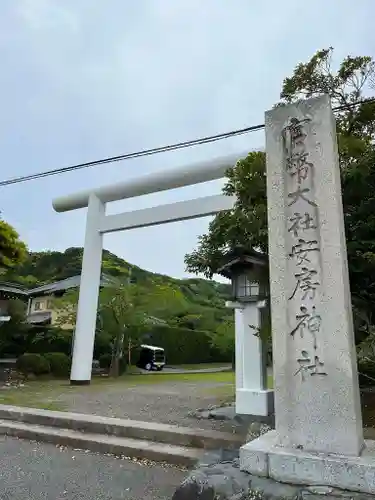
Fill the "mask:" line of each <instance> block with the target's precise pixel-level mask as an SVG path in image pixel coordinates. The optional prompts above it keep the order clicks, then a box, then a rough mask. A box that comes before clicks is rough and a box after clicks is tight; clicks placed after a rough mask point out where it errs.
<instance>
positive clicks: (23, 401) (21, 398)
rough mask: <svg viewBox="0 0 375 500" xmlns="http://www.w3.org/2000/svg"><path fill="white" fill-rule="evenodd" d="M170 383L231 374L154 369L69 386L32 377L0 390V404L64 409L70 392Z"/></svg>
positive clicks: (229, 379)
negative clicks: (174, 371)
mask: <svg viewBox="0 0 375 500" xmlns="http://www.w3.org/2000/svg"><path fill="white" fill-rule="evenodd" d="M172 382H177V383H180V382H186V383H194V384H200V383H202V384H204V383H213V384H215V383H218V384H228V385H233V384H234V373H232V372H217V373H163V372H155V373H150V374H147V375H123V376H122V377H119V378H116V379H113V378H109V377H94V378H93V379H92V383H91V385H89V386H71V385H70V383H69V380H45V379H44V380H33V381H30V382H27V383H26V384H25V386H24V387H19V388H9V389H3V390H0V404H3V405H12V406H27V407H29V408H41V409H45V410H56V411H64V410H65V409H66V407H65V406H64V403H63V402H62V401H59V399H60V398H61V397H63V396H65V395H67V394H68V395H70V394H74V393H77V394H87V396H88V397H90V393H92V392H96V391H105V390H106V389H107V388H110V387H113V386H116V387H118V386H121V387H124V389H126V388H127V387H132V388H133V387H137V386H139V385H153V384H155V385H157V384H163V383H172Z"/></svg>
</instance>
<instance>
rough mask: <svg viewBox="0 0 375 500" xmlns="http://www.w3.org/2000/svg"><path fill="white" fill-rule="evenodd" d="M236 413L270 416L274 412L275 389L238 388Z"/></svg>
mask: <svg viewBox="0 0 375 500" xmlns="http://www.w3.org/2000/svg"><path fill="white" fill-rule="evenodd" d="M236 413H237V414H239V415H259V416H262V417H268V415H272V414H273V413H274V402H273V390H271V389H264V390H262V389H237V390H236Z"/></svg>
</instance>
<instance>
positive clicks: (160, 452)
mask: <svg viewBox="0 0 375 500" xmlns="http://www.w3.org/2000/svg"><path fill="white" fill-rule="evenodd" d="M0 434H5V435H7V436H13V437H18V438H21V439H32V440H35V441H43V442H46V443H51V444H55V445H60V446H69V447H71V448H79V449H82V450H90V451H94V452H99V453H110V454H112V455H118V456H124V457H129V458H139V459H147V460H153V461H155V462H166V463H169V464H174V465H183V466H186V467H190V466H193V465H195V464H196V463H197V462H198V461H199V460H201V459H202V456H203V455H204V452H203V451H202V450H197V449H194V448H187V447H182V446H173V445H168V444H159V443H155V442H152V441H146V440H138V439H128V438H121V437H117V436H106V435H101V434H88V433H83V432H78V431H72V430H70V429H57V428H53V427H46V426H42V425H31V424H23V423H21V422H10V421H5V420H0Z"/></svg>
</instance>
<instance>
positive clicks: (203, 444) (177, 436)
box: [0, 405, 244, 450]
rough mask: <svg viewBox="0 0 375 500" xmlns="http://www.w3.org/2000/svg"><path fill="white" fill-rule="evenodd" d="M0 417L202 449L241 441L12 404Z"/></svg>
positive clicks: (233, 445) (0, 407)
mask: <svg viewBox="0 0 375 500" xmlns="http://www.w3.org/2000/svg"><path fill="white" fill-rule="evenodd" d="M0 419H2V420H11V421H13V422H22V423H25V424H33V425H39V426H42V425H44V426H49V427H54V428H63V429H70V430H74V431H78V432H83V433H90V434H105V435H110V436H117V437H121V438H130V439H140V440H150V441H155V442H158V443H164V444H171V445H175V446H187V447H191V448H199V449H204V450H216V449H220V448H225V449H237V448H239V447H240V446H241V445H242V444H244V440H243V437H241V436H239V435H236V434H230V433H227V432H220V431H211V430H202V429H193V428H188V427H180V426H177V425H169V424H158V423H155V422H142V421H138V420H125V419H120V418H109V417H100V416H96V415H86V414H82V413H69V412H60V411H50V410H40V409H34V408H22V407H16V406H5V405H0Z"/></svg>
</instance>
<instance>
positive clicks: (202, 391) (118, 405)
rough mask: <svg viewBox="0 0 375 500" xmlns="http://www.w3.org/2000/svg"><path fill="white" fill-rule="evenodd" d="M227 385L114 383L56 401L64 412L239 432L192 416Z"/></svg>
mask: <svg viewBox="0 0 375 500" xmlns="http://www.w3.org/2000/svg"><path fill="white" fill-rule="evenodd" d="M225 386H227V387H228V384H223V383H190V382H180V381H178V382H177V381H175V382H171V381H169V382H163V383H158V384H150V385H148V384H141V385H138V386H132V387H127V386H124V385H122V384H113V385H112V386H105V387H103V388H98V387H96V388H95V390H94V391H93V390H91V389H90V388H86V389H85V388H79V389H78V390H77V389H76V390H74V391H71V392H69V391H66V392H64V393H62V394H61V395H60V396H58V397H57V398H55V402H57V403H60V404H62V405H63V406H64V408H65V409H66V410H67V411H74V412H78V413H88V414H91V415H103V416H110V417H118V418H129V419H133V420H144V421H152V422H160V423H169V424H176V425H181V426H186V427H197V428H203V429H218V430H226V431H229V432H239V431H240V430H241V429H240V428H239V426H237V425H234V424H231V423H229V422H221V421H214V420H205V419H199V420H198V419H197V418H195V417H193V416H192V415H191V413H192V412H195V411H196V410H197V409H200V408H209V407H210V406H212V405H217V404H218V403H220V400H221V398H220V396H218V393H219V394H220V393H221V392H222V389H224V391H223V392H225V389H227V387H225Z"/></svg>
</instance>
